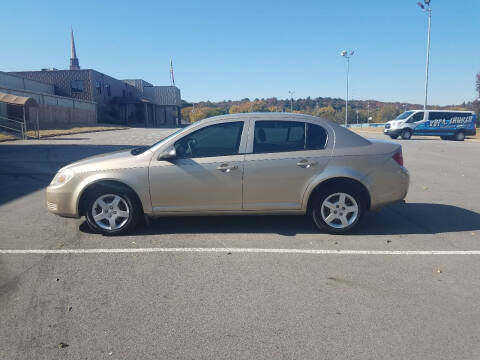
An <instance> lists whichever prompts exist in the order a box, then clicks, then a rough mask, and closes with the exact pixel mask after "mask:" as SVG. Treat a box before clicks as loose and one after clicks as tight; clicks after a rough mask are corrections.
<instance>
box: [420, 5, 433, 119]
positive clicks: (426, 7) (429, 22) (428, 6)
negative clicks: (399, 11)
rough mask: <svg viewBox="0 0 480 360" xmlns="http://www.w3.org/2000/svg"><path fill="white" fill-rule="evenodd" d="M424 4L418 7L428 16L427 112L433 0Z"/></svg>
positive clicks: (425, 107) (424, 107) (425, 104)
mask: <svg viewBox="0 0 480 360" xmlns="http://www.w3.org/2000/svg"><path fill="white" fill-rule="evenodd" d="M423 2H424V4H425V5H424V4H422V3H421V2H420V1H419V2H417V4H418V6H420V8H421V9H422V11H424V12H425V13H426V14H427V15H428V35H427V63H426V66H425V103H424V105H423V110H427V101H428V68H429V67H430V25H431V22H432V10H431V9H430V2H431V0H423Z"/></svg>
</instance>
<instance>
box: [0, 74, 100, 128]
mask: <svg viewBox="0 0 480 360" xmlns="http://www.w3.org/2000/svg"><path fill="white" fill-rule="evenodd" d="M0 94H3V95H16V96H23V97H27V98H32V99H34V100H35V102H36V103H37V104H38V113H35V114H30V112H29V111H27V112H26V114H25V119H24V114H23V113H22V109H20V108H19V107H17V106H12V105H11V104H7V103H2V102H0V120H2V123H4V122H5V121H7V119H12V120H20V121H23V120H25V121H26V122H27V123H26V126H27V130H30V129H31V128H32V127H33V126H34V124H32V123H31V121H30V120H34V119H35V120H36V116H37V115H38V119H39V121H40V125H42V127H51V126H52V124H55V123H61V124H64V125H65V124H66V125H68V124H75V125H78V124H84V125H88V124H95V123H97V104H96V103H95V102H92V101H87V100H81V99H74V98H71V97H65V96H59V95H56V94H55V88H54V86H53V85H51V84H46V83H44V82H40V81H35V80H30V79H26V78H24V77H20V76H17V75H13V74H8V73H5V72H1V71H0ZM0 125H1V124H0Z"/></svg>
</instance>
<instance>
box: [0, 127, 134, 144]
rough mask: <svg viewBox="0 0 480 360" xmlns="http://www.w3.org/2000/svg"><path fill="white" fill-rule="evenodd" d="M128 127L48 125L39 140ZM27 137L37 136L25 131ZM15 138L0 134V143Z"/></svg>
mask: <svg viewBox="0 0 480 360" xmlns="http://www.w3.org/2000/svg"><path fill="white" fill-rule="evenodd" d="M125 129H128V127H125V126H120V125H111V124H95V125H92V126H84V125H81V124H70V125H67V124H49V125H47V126H45V127H44V128H43V129H40V138H47V137H51V136H59V135H73V134H83V133H89V132H98V131H111V130H125ZM27 135H28V136H30V137H34V138H35V137H36V136H37V134H36V132H35V131H33V130H29V131H27ZM16 139H18V138H17V137H14V136H12V135H9V134H8V133H3V132H0V141H8V140H16Z"/></svg>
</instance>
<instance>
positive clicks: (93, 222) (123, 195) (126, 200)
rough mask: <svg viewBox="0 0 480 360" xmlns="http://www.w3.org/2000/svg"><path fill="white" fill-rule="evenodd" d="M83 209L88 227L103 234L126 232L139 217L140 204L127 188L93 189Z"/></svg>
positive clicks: (131, 228)
mask: <svg viewBox="0 0 480 360" xmlns="http://www.w3.org/2000/svg"><path fill="white" fill-rule="evenodd" d="M85 211H86V214H85V215H86V218H87V223H88V225H89V227H90V228H91V229H92V230H94V231H96V232H99V233H102V234H105V235H120V234H125V233H128V232H130V231H132V230H133V229H134V228H135V227H136V226H137V224H138V222H139V220H140V218H141V209H140V204H139V203H138V200H137V199H136V197H135V195H134V194H133V193H132V192H131V191H129V190H127V189H125V190H123V189H113V188H108V187H100V188H98V189H94V190H93V191H91V192H90V193H89V194H88V196H87V198H86V204H85Z"/></svg>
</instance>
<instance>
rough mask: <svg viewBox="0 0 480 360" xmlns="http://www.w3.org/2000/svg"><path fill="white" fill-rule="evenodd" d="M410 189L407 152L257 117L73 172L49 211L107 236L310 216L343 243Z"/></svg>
mask: <svg viewBox="0 0 480 360" xmlns="http://www.w3.org/2000/svg"><path fill="white" fill-rule="evenodd" d="M408 185H409V174H408V171H407V170H406V169H405V168H404V167H403V158H402V149H401V146H400V145H399V144H396V143H393V142H385V141H374V140H367V139H365V138H363V137H361V136H359V135H357V134H355V133H353V132H351V131H349V130H348V129H345V128H343V127H341V126H339V125H337V124H336V123H333V122H330V121H327V120H323V119H319V118H316V117H313V116H308V115H300V114H291V113H250V114H235V115H224V116H218V117H213V118H209V119H205V120H202V121H198V122H196V123H194V124H192V125H190V126H188V127H186V128H184V129H181V130H179V131H177V132H176V133H174V134H172V135H170V136H168V137H167V138H165V139H163V140H161V141H160V142H158V143H156V144H154V145H152V146H150V147H145V148H138V149H133V150H125V151H120V152H115V153H110V154H104V155H99V156H95V157H92V158H88V159H84V160H81V161H78V162H76V163H73V164H70V165H68V166H66V167H64V168H62V169H60V171H59V172H58V173H57V174H56V175H55V177H54V178H53V180H52V182H51V184H50V185H49V186H48V188H47V207H48V209H49V211H51V212H52V213H55V214H57V215H60V216H64V217H75V218H78V217H80V216H85V217H86V219H87V223H88V225H89V226H90V227H91V228H92V229H93V230H95V231H97V232H100V233H103V234H108V235H115V234H120V233H126V232H128V231H132V230H133V229H134V228H135V226H136V225H137V224H138V223H139V222H140V220H141V219H142V217H143V216H148V217H160V216H171V215H228V214H235V215H237V214H291V215H305V214H308V215H310V216H311V217H312V219H313V221H314V223H315V224H316V225H317V226H318V227H319V228H321V229H325V230H327V231H328V232H331V233H345V232H347V231H349V230H351V229H352V228H353V227H355V225H356V224H357V223H358V222H359V220H360V219H361V217H362V215H363V214H364V213H365V212H366V211H367V210H370V209H377V208H379V207H381V206H383V205H385V204H388V203H393V202H398V201H402V199H404V197H405V196H406V194H407V191H408Z"/></svg>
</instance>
